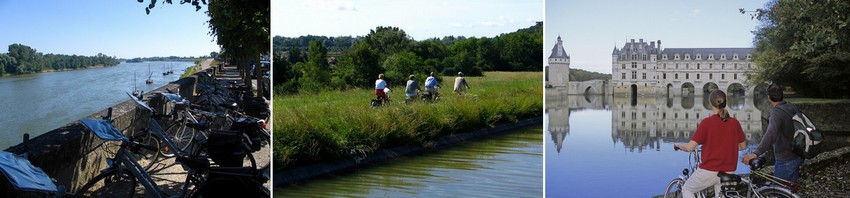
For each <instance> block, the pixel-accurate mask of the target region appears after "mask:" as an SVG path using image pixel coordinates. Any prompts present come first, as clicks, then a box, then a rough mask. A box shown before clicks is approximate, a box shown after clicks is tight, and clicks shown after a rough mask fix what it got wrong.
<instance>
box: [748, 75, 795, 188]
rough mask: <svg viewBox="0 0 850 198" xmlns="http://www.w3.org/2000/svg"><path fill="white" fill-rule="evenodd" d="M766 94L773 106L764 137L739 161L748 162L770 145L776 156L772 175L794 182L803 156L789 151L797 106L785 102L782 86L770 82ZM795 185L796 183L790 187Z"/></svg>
mask: <svg viewBox="0 0 850 198" xmlns="http://www.w3.org/2000/svg"><path fill="white" fill-rule="evenodd" d="M767 95H768V97H767V98H768V101H770V105H771V106H773V107H774V108H773V109H772V110H771V111H770V121H769V122H768V125H767V131H766V132H765V133H764V137H762V138H761V142H760V143H759V146H758V148H756V150H755V152H753V153H750V154H746V155H744V157H743V158H742V159H741V162H743V163H744V164H749V162H750V160H752V159H754V158H756V157H758V155H761V154H764V153H765V152H766V151H767V150H768V149H769V148H770V147H772V148H773V152H774V155H775V157H776V164H775V165H774V171H773V175H774V176H776V177H779V178H782V179H784V180H788V181H791V182H794V184H796V183H797V178H798V177H799V176H800V165H802V164H803V158H801V157H800V156H797V155H796V154H794V153H792V152H791V137H793V135H794V123H793V120H791V117H792V115H793V114H795V113H796V112H798V111H800V110H799V108H797V106H795V105H793V104H791V103H788V102H785V100H784V96H783V95H782V86H779V85H777V84H771V85H770V87H768V88H767ZM780 106H782V107H783V108H785V109H790V110H792V111H791V112H785V111H783V110H782V109H779V107H780ZM795 187H796V185H795V186H794V187H792V189H793V188H795Z"/></svg>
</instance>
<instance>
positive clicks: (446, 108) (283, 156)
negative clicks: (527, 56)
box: [273, 72, 543, 169]
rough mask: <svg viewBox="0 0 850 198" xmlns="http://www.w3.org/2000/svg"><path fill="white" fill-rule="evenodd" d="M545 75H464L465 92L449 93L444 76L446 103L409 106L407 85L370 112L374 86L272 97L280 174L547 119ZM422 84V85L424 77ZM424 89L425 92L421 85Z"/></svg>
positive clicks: (442, 96)
mask: <svg viewBox="0 0 850 198" xmlns="http://www.w3.org/2000/svg"><path fill="white" fill-rule="evenodd" d="M542 75H543V73H542V72H486V73H484V76H483V77H466V79H467V81H468V82H469V86H470V90H469V91H468V94H467V95H463V96H461V95H456V94H454V93H453V92H452V88H451V87H452V83H454V77H450V76H446V77H443V79H444V82H441V84H442V86H443V88H442V89H440V92H441V98H442V99H441V101H439V102H436V103H426V102H421V101H418V102H414V103H411V104H405V103H404V91H403V90H404V87H391V88H392V89H393V91H392V92H391V93H390V94H389V97H390V99H391V100H392V103H391V104H390V105H389V106H385V107H379V108H371V107H369V101H370V100H371V99H372V98H374V97H375V95H374V91H373V90H370V89H354V90H346V91H326V92H320V93H306V94H305V93H302V94H299V95H294V96H283V95H278V96H275V97H274V101H273V104H274V118H273V122H274V135H273V137H274V147H273V148H274V160H275V161H274V162H275V169H287V168H292V167H297V166H302V165H306V164H313V163H319V162H327V161H333V160H336V159H340V158H344V157H352V156H360V155H368V154H369V153H371V152H373V151H375V150H378V149H383V148H391V147H395V146H401V145H408V144H420V145H425V146H427V145H429V144H431V141H432V140H434V139H435V138H437V137H441V136H446V135H450V134H455V133H464V132H472V131H474V130H476V129H480V128H485V127H492V126H494V125H496V124H497V123H506V122H515V121H517V120H519V119H523V118H533V117H539V116H541V115H542V114H543V78H542V77H543V76H542ZM419 81H420V84H421V83H422V82H424V80H419ZM423 88H424V87H423Z"/></svg>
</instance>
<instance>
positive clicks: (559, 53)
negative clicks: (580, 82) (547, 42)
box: [547, 36, 570, 87]
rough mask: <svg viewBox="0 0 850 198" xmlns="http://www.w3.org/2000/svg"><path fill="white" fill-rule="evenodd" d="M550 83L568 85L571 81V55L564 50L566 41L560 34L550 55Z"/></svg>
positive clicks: (557, 85) (558, 85)
mask: <svg viewBox="0 0 850 198" xmlns="http://www.w3.org/2000/svg"><path fill="white" fill-rule="evenodd" d="M547 75H548V76H549V85H551V86H553V87H568V86H569V83H570V55H568V54H567V52H566V51H564V43H563V41H561V36H558V43H557V44H555V47H553V48H552V54H551V55H549V73H548V74H547Z"/></svg>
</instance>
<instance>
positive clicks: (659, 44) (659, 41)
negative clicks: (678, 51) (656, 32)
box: [658, 40, 661, 49]
mask: <svg viewBox="0 0 850 198" xmlns="http://www.w3.org/2000/svg"><path fill="white" fill-rule="evenodd" d="M658 49H661V40H658Z"/></svg>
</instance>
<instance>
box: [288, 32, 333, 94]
mask: <svg viewBox="0 0 850 198" xmlns="http://www.w3.org/2000/svg"><path fill="white" fill-rule="evenodd" d="M327 53H328V52H327V49H325V46H324V45H323V44H322V42H319V41H310V47H309V49H308V50H307V56H308V59H307V63H306V64H301V63H303V62H301V63H296V68H300V69H301V71H302V72H301V73H303V76H301V78H300V79H299V80H298V82H299V84H301V88H300V90H307V91H309V92H317V91H319V90H322V89H324V88H325V87H326V86H327V85H328V84H330V80H331V78H330V77H331V75H330V74H331V73H330V65H329V64H328V60H327ZM299 64H301V65H299Z"/></svg>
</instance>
